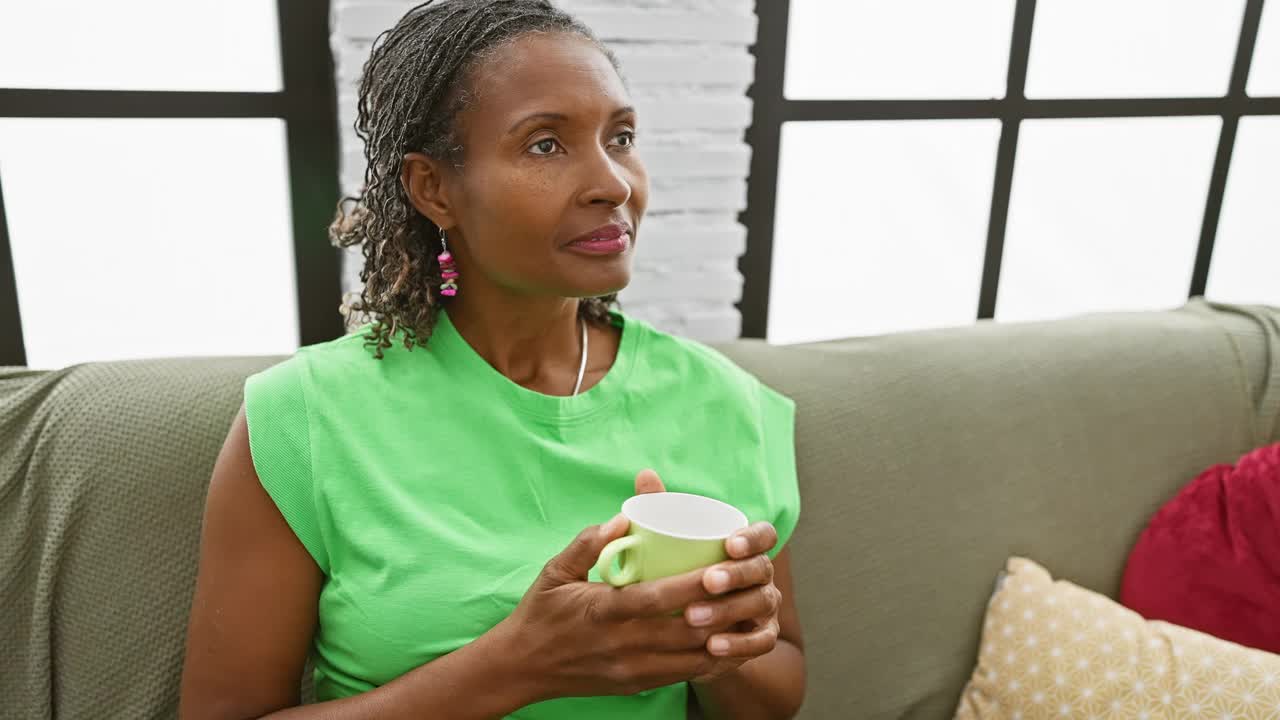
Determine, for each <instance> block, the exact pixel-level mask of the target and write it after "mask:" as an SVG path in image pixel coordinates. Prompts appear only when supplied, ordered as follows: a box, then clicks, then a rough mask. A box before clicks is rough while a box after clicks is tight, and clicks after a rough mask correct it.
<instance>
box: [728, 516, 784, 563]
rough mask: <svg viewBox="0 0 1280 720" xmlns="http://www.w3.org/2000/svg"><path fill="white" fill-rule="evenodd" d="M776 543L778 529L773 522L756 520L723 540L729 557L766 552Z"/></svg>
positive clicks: (742, 556)
mask: <svg viewBox="0 0 1280 720" xmlns="http://www.w3.org/2000/svg"><path fill="white" fill-rule="evenodd" d="M777 544H778V530H777V529H776V528H775V527H773V523H769V522H764V521H761V522H758V523H754V524H752V525H749V526H747V527H745V528H743V529H741V530H739V531H737V532H735V533H734V534H733V535H731V536H729V538H728V539H727V540H725V543H724V545H725V552H727V553H729V557H731V558H747V557H751V556H752V555H760V554H763V553H767V552H769V551H770V550H772V549H773V546H774V545H777Z"/></svg>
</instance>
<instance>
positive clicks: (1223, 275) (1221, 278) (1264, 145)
mask: <svg viewBox="0 0 1280 720" xmlns="http://www.w3.org/2000/svg"><path fill="white" fill-rule="evenodd" d="M1278 198H1280V117H1244V118H1241V119H1240V128H1239V130H1237V131H1236V145H1235V148H1233V149H1232V152H1231V172H1230V174H1229V175H1228V176H1227V189H1226V194H1225V195H1224V196H1223V199H1222V215H1221V216H1220V217H1219V218H1218V235H1217V238H1216V239H1215V240H1214V245H1213V262H1212V263H1211V264H1210V265H1209V285H1208V287H1207V288H1206V289H1205V295H1206V296H1207V297H1209V298H1212V299H1214V300H1221V301H1223V302H1240V303H1261V304H1266V305H1280V202H1277V199H1278Z"/></svg>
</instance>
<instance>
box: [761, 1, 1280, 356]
mask: <svg viewBox="0 0 1280 720" xmlns="http://www.w3.org/2000/svg"><path fill="white" fill-rule="evenodd" d="M1276 1H1278V2H1280V0H1276ZM1263 2H1264V0H1246V3H1245V10H1244V16H1243V20H1242V22H1241V24H1240V37H1239V40H1238V42H1237V44H1236V53H1235V60H1234V63H1233V64H1232V69H1231V80H1230V85H1229V86H1228V91H1227V94H1226V95H1225V96H1223V97H1186V98H1167V97H1166V98H1117V99H1029V98H1027V97H1026V94H1025V92H1024V91H1025V86H1026V78H1027V59H1028V57H1029V55H1030V52H1031V30H1032V26H1033V23H1034V19H1035V8H1036V0H1017V4H1016V6H1015V9H1014V18H1013V28H1012V38H1011V45H1010V52H1009V66H1008V82H1007V87H1006V91H1005V96H1004V97H1003V98H996V99H990V100H790V99H787V98H786V96H785V95H784V94H783V79H784V76H785V69H786V57H787V47H786V46H787V25H788V20H789V18H790V11H791V2H790V0H758V2H757V3H756V13H757V16H758V19H759V30H758V34H757V38H756V43H755V45H754V47H753V49H752V52H753V54H754V55H755V59H756V65H755V82H754V84H753V85H752V87H751V90H750V91H749V92H748V93H747V95H748V96H749V97H750V98H751V100H752V107H753V109H752V121H751V126H750V127H749V128H748V129H747V133H746V138H747V143H748V144H749V145H750V146H751V152H752V155H751V170H750V172H751V174H750V176H749V178H748V184H747V209H746V210H745V211H743V212H742V213H741V214H740V215H739V221H740V222H742V223H743V224H744V225H745V226H746V227H747V249H746V253H745V254H744V255H743V256H742V258H740V260H739V266H738V267H739V270H740V272H741V273H742V276H743V292H742V300H741V301H740V302H739V304H738V308H739V310H740V311H741V313H742V334H743V336H744V337H754V338H764V337H767V336H768V335H767V334H768V313H769V287H770V274H771V272H772V268H773V243H774V237H773V234H774V215H775V209H776V201H777V182H778V150H779V138H780V135H781V131H782V123H784V122H788V121H806V120H954V119H975V118H978V119H995V120H999V121H1000V143H999V146H998V149H997V151H996V172H995V182H994V189H993V192H992V197H991V213H990V218H989V220H988V223H987V244H986V252H985V258H984V260H983V269H982V284H981V290H980V292H979V297H978V312H977V319H979V320H984V319H992V318H994V317H995V308H996V294H997V292H998V290H999V281H1000V264H1001V260H1002V258H1003V255H1004V239H1005V225H1006V222H1007V219H1008V214H1009V193H1010V190H1011V189H1012V184H1013V166H1014V157H1015V155H1016V153H1017V147H1018V130H1019V128H1020V126H1021V121H1022V120H1025V119H1043V118H1127V117H1182V116H1191V115H1217V116H1219V117H1221V118H1222V129H1221V132H1220V134H1219V136H1218V148H1217V153H1216V155H1215V157H1214V162H1213V171H1212V174H1211V176H1210V182H1209V192H1208V196H1207V198H1206V202H1205V211H1204V217H1203V221H1202V223H1201V228H1200V241H1199V246H1198V247H1197V250H1196V259H1195V266H1194V269H1193V271H1192V277H1191V286H1190V288H1189V291H1188V297H1195V296H1197V295H1203V294H1204V291H1205V285H1206V284H1207V283H1208V279H1209V264H1210V262H1211V260H1212V257H1213V244H1214V238H1215V236H1216V234H1217V229H1218V217H1219V215H1220V214H1221V211H1222V197H1223V193H1224V191H1225V188H1226V183H1227V173H1228V170H1229V169H1230V165H1231V153H1232V150H1233V148H1234V146H1235V138H1236V129H1237V127H1238V126H1239V122H1240V118H1241V116H1244V115H1280V97H1250V96H1249V95H1248V94H1247V93H1246V92H1245V85H1246V83H1247V82H1248V78H1249V68H1250V64H1251V63H1252V61H1253V52H1254V46H1255V45H1256V44H1257V40H1258V24H1259V21H1260V19H1261V17H1262V8H1263Z"/></svg>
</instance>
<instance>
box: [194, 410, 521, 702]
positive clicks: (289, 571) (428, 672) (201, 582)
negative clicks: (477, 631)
mask: <svg viewBox="0 0 1280 720" xmlns="http://www.w3.org/2000/svg"><path fill="white" fill-rule="evenodd" d="M322 581H323V574H322V573H321V571H320V568H319V567H317V565H316V563H315V560H314V559H313V558H312V557H311V555H310V553H308V552H307V550H306V548H305V547H303V545H302V543H301V542H300V541H299V540H298V538H297V536H296V535H294V533H293V531H292V529H290V527H289V525H288V524H287V523H286V522H285V520H284V517H283V516H282V515H281V514H280V511H279V509H278V508H277V507H276V505H275V503H274V502H273V501H272V500H271V497H270V496H269V495H267V492H266V490H264V489H263V487H262V483H261V481H260V480H259V479H258V475H257V472H256V471H255V470H254V466H253V461H252V459H251V457H250V454H249V434H248V426H247V424H246V422H245V417H244V410H243V408H241V411H240V413H239V414H238V415H237V416H236V419H235V421H234V422H233V423H232V426H231V431H230V433H229V434H228V436H227V439H226V442H225V443H224V445H223V448H222V451H221V453H219V455H218V460H217V463H216V464H215V466H214V470H213V477H212V479H211V481H210V483H209V495H208V499H207V501H206V505H205V513H204V524H203V528H202V531H201V540H200V565H199V574H198V576H197V578H196V589H195V596H194V600H193V602H192V608H191V622H190V625H189V628H188V633H187V649H186V661H185V665H184V667H183V673H182V697H181V703H180V708H179V715H180V717H182V718H185V719H187V720H205V719H208V720H245V719H247V718H259V717H264V716H268V715H269V716H271V717H273V718H275V717H279V718H297V719H299V720H304V719H306V718H334V719H335V720H340V719H350V720H356V719H360V718H399V717H406V718H407V717H425V716H427V715H430V716H431V717H441V718H443V717H450V718H494V717H501V716H503V715H506V714H509V713H511V712H513V711H515V710H516V709H518V708H520V707H523V706H524V705H526V704H528V703H529V702H530V701H531V700H532V698H534V697H535V696H536V695H537V694H538V692H539V690H538V689H537V688H532V687H526V685H527V680H526V679H525V678H524V676H523V674H522V673H520V668H518V667H514V666H512V667H507V664H506V658H507V657H508V656H509V655H510V654H509V653H507V652H506V651H505V647H506V646H505V645H504V643H505V642H506V639H505V637H503V635H502V634H501V633H502V632H503V631H502V630H501V628H502V626H499V628H495V630H494V631H491V632H490V633H487V634H485V635H482V636H481V637H480V638H478V639H476V640H475V641H474V642H472V643H470V644H468V645H466V646H465V647H463V648H461V649H459V650H457V651H456V652H453V653H450V654H448V655H446V656H444V657H442V658H439V659H437V660H435V661H434V662H431V663H428V664H426V665H423V666H421V667H419V668H417V669H415V670H413V671H411V672H409V673H407V674H405V675H404V676H402V677H400V678H398V679H397V680H395V681H393V682H391V683H388V684H387V685H385V686H383V687H381V688H378V689H377V690H373V691H370V692H367V693H363V694H361V695H358V696H355V697H351V698H345V699H342V700H335V701H331V702H326V703H319V704H315V705H309V706H305V707H297V706H298V703H299V697H298V690H299V682H300V680H301V677H302V670H303V666H304V665H305V662H306V656H307V651H308V649H309V647H310V645H311V639H312V633H313V632H314V630H315V626H316V605H317V600H318V598H319V595H320V587H321V583H322ZM459 698H466V700H465V702H459Z"/></svg>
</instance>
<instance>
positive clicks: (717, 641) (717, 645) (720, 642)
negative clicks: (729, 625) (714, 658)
mask: <svg viewBox="0 0 1280 720" xmlns="http://www.w3.org/2000/svg"><path fill="white" fill-rule="evenodd" d="M707 647H709V648H710V649H711V652H712V654H714V655H723V654H725V653H727V652H729V641H728V640H725V639H724V638H712V639H711V643H710V644H709V645H708V646H707Z"/></svg>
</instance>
